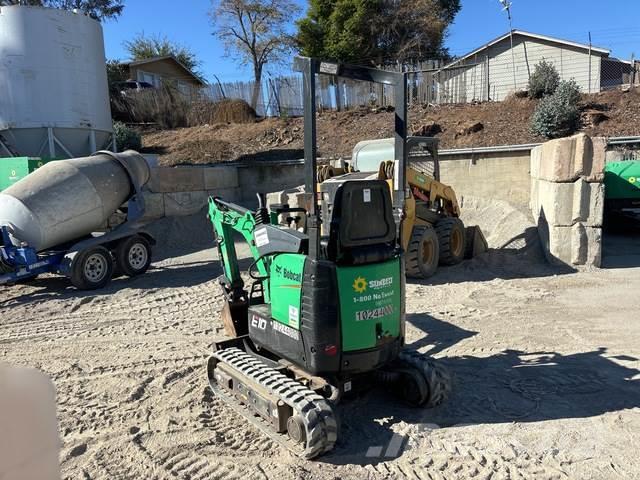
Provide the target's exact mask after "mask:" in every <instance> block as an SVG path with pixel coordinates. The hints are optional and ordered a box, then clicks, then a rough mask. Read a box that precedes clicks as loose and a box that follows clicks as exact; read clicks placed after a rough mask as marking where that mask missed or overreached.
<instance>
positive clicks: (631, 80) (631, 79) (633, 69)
mask: <svg viewBox="0 0 640 480" xmlns="http://www.w3.org/2000/svg"><path fill="white" fill-rule="evenodd" d="M635 73H636V61H635V54H633V53H632V54H631V75H629V88H633V84H634V83H635Z"/></svg>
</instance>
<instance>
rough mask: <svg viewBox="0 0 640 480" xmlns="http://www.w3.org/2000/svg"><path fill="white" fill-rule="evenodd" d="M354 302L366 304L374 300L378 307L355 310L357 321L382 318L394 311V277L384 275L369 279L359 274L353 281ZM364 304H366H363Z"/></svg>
mask: <svg viewBox="0 0 640 480" xmlns="http://www.w3.org/2000/svg"><path fill="white" fill-rule="evenodd" d="M352 287H353V291H354V292H355V295H354V296H353V302H354V303H356V304H366V303H369V302H374V305H377V307H376V308H370V309H366V310H358V311H356V312H355V317H356V318H355V319H356V320H357V321H363V320H371V319H377V318H381V317H384V316H387V315H392V314H393V313H394V311H393V310H394V309H393V303H392V302H393V296H394V289H393V288H392V287H393V277H383V278H375V279H370V280H367V279H366V278H365V277H363V276H361V275H359V276H357V277H356V278H355V279H354V281H353V285H352ZM363 306H364V305H363Z"/></svg>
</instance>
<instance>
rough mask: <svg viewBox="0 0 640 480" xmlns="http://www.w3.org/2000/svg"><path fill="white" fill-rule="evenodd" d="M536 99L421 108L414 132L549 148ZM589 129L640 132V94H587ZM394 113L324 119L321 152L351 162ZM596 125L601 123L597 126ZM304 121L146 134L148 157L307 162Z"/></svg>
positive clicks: (454, 142) (469, 142)
mask: <svg viewBox="0 0 640 480" xmlns="http://www.w3.org/2000/svg"><path fill="white" fill-rule="evenodd" d="M536 105H537V101H536V100H530V99H528V98H515V97H513V98H510V99H507V100H506V101H504V102H486V103H480V104H462V105H441V106H437V105H436V106H434V105H418V106H414V107H412V108H411V109H410V110H409V121H410V130H411V131H417V130H419V129H421V127H423V126H425V125H426V124H431V123H434V124H436V125H437V126H438V128H437V129H433V125H432V130H431V131H427V132H425V133H424V134H426V135H429V136H431V135H435V136H436V137H437V138H438V139H439V140H440V148H443V149H447V148H463V147H484V146H495V145H510V144H522V143H535V142H542V141H543V140H544V139H542V138H540V137H536V136H535V135H533V134H532V133H531V131H530V128H529V119H530V117H531V115H532V113H533V111H534V110H535V107H536ZM580 107H581V110H582V120H583V126H582V130H583V131H584V132H586V133H587V134H589V135H591V136H626V135H637V134H638V122H640V89H637V88H636V89H633V90H631V91H628V92H623V91H619V90H614V91H608V92H602V93H598V94H593V95H583V98H582V102H581V105H580ZM393 115H394V114H393V113H392V112H389V111H386V110H385V109H374V110H371V109H368V108H361V109H357V110H350V111H346V112H333V111H328V112H321V113H320V114H319V115H318V149H319V154H320V155H322V156H325V157H339V156H343V157H350V156H351V152H352V150H353V147H354V146H355V144H356V143H357V142H359V141H361V140H369V139H375V138H385V137H390V136H392V135H393ZM594 119H595V123H594ZM303 133H304V131H303V121H302V118H268V119H264V120H262V121H259V122H257V123H253V124H246V123H243V124H234V123H224V124H211V125H202V126H198V127H191V128H180V129H175V130H165V131H154V130H147V131H145V132H143V143H144V147H145V151H147V152H155V153H158V154H159V155H160V162H161V163H162V164H163V165H177V164H209V163H216V162H222V161H229V160H243V159H248V160H267V159H281V160H290V159H299V158H302V156H303V153H302V148H303Z"/></svg>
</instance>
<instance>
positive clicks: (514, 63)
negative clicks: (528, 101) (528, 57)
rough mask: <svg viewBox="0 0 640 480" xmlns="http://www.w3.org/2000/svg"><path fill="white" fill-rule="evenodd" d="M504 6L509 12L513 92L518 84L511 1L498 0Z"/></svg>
mask: <svg viewBox="0 0 640 480" xmlns="http://www.w3.org/2000/svg"><path fill="white" fill-rule="evenodd" d="M498 1H499V2H500V3H501V4H502V9H503V10H505V11H506V12H507V18H508V19H509V39H510V40H511V71H512V72H513V90H514V91H516V90H517V89H518V82H517V80H516V54H515V52H514V51H513V21H512V17H511V5H512V2H510V1H509V0H498Z"/></svg>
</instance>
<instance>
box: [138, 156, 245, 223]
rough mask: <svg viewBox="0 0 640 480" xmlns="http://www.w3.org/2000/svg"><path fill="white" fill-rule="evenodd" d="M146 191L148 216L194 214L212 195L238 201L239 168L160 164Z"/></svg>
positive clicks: (146, 212)
mask: <svg viewBox="0 0 640 480" xmlns="http://www.w3.org/2000/svg"><path fill="white" fill-rule="evenodd" d="M147 188H148V189H147V191H145V192H144V195H143V197H144V202H145V218H147V219H156V218H161V217H165V216H168V217H172V216H185V215H193V214H195V213H198V212H199V211H200V210H202V208H203V207H205V206H206V205H207V201H208V198H209V196H219V197H222V198H224V199H225V200H228V201H237V200H238V192H239V184H238V169H237V168H236V167H234V166H227V165H224V166H216V167H179V168H171V167H156V168H152V169H151V179H150V181H149V184H148V186H147Z"/></svg>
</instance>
